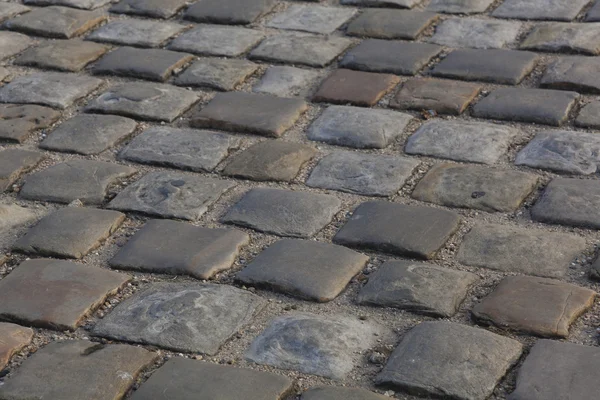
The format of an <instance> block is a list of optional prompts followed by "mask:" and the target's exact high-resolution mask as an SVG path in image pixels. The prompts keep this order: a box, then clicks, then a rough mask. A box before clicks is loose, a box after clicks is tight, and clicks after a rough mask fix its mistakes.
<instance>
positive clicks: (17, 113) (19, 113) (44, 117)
mask: <svg viewBox="0 0 600 400" xmlns="http://www.w3.org/2000/svg"><path fill="white" fill-rule="evenodd" d="M58 118H60V112H58V111H56V110H54V109H52V108H48V107H42V106H33V105H20V104H0V139H2V140H9V141H13V142H19V143H21V142H23V141H25V139H27V138H28V137H29V136H30V135H31V134H32V133H33V131H35V130H37V129H43V128H48V127H49V126H50V125H52V124H53V123H54V122H56V121H57V120H58Z"/></svg>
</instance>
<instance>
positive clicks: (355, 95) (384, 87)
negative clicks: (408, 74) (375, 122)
mask: <svg viewBox="0 0 600 400" xmlns="http://www.w3.org/2000/svg"><path fill="white" fill-rule="evenodd" d="M398 82H400V78H398V77H397V76H395V75H391V74H377V73H373V72H362V71H352V70H349V69H336V70H335V71H334V72H333V73H332V74H331V75H329V76H328V77H327V78H326V79H325V80H324V81H323V82H322V83H321V86H319V89H318V90H317V92H316V93H315V95H314V96H313V101H315V102H328V103H335V104H348V103H350V104H354V105H358V106H365V107H370V106H374V105H375V104H376V103H377V102H378V101H379V100H380V99H381V98H382V97H383V96H384V95H385V94H386V93H387V92H389V91H390V90H392V89H393V88H394V87H395V86H396V85H397V84H398Z"/></svg>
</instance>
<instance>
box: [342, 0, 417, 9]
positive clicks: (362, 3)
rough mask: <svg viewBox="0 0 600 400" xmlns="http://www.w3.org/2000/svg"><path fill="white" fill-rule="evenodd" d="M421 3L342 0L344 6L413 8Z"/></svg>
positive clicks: (388, 0) (387, 0)
mask: <svg viewBox="0 0 600 400" xmlns="http://www.w3.org/2000/svg"><path fill="white" fill-rule="evenodd" d="M420 2H421V0H340V3H341V4H343V5H355V6H365V7H398V8H412V7H414V6H416V5H417V4H418V3H420Z"/></svg>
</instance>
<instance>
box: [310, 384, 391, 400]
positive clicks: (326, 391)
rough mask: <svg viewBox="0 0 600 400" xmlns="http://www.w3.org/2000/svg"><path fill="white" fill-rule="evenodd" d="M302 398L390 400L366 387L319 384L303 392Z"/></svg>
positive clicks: (313, 399)
mask: <svg viewBox="0 0 600 400" xmlns="http://www.w3.org/2000/svg"><path fill="white" fill-rule="evenodd" d="M301 400H389V397H385V396H381V395H379V394H376V393H373V392H370V391H368V390H365V389H358V388H347V387H333V386H318V387H313V388H310V389H309V390H307V391H306V392H304V393H302V397H301Z"/></svg>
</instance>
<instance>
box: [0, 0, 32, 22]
mask: <svg viewBox="0 0 600 400" xmlns="http://www.w3.org/2000/svg"><path fill="white" fill-rule="evenodd" d="M27 11H31V8H29V7H26V6H24V5H22V4H19V3H7V2H2V3H0V22H2V21H4V20H5V19H8V18H12V17H14V16H15V15H19V14H23V13H26V12H27Z"/></svg>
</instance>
